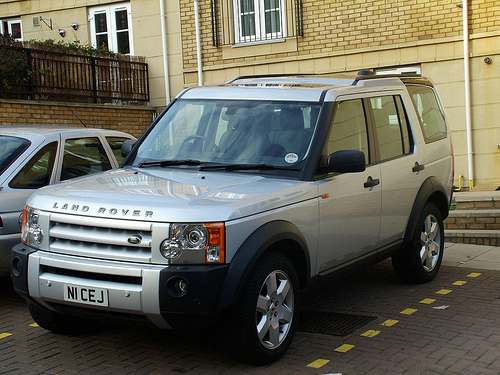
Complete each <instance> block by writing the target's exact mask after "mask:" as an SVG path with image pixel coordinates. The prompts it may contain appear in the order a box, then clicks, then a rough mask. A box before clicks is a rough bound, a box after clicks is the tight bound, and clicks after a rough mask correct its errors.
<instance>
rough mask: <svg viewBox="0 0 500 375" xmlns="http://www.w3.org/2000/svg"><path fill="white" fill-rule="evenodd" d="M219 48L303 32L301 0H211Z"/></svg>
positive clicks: (282, 37)
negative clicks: (242, 0)
mask: <svg viewBox="0 0 500 375" xmlns="http://www.w3.org/2000/svg"><path fill="white" fill-rule="evenodd" d="M210 6H211V15H212V39H213V45H214V46H216V47H219V46H224V45H234V44H244V43H254V42H263V41H267V40H276V39H284V38H288V37H295V36H302V35H303V22H302V19H303V17H302V0H269V1H264V0H247V1H245V2H240V1H239V0H210Z"/></svg>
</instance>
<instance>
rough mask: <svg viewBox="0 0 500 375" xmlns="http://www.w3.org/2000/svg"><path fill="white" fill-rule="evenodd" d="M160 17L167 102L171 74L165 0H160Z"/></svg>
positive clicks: (168, 99) (167, 100)
mask: <svg viewBox="0 0 500 375" xmlns="http://www.w3.org/2000/svg"><path fill="white" fill-rule="evenodd" d="M160 15H161V16H160V17H161V41H162V47H163V74H164V75H165V97H166V100H165V102H166V103H165V104H166V105H168V104H169V103H170V75H169V72H168V53H167V25H166V22H165V19H166V18H167V16H166V15H165V3H164V0H160Z"/></svg>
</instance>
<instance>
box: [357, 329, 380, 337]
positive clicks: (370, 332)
mask: <svg viewBox="0 0 500 375" xmlns="http://www.w3.org/2000/svg"><path fill="white" fill-rule="evenodd" d="M379 333H380V331H377V330H374V329H370V330H368V331H366V332H365V333H362V334H361V336H363V337H375V336H377V335H378V334H379Z"/></svg>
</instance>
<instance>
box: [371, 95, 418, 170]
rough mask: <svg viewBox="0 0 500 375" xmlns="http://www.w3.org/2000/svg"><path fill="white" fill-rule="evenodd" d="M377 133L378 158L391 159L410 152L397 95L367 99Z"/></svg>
mask: <svg viewBox="0 0 500 375" xmlns="http://www.w3.org/2000/svg"><path fill="white" fill-rule="evenodd" d="M369 103H370V108H371V110H372V114H373V121H374V125H375V131H376V134H377V145H378V159H379V160H381V161H384V160H389V159H393V158H396V157H399V156H402V155H405V154H407V153H409V152H410V139H409V134H408V124H407V121H406V115H405V113H404V109H403V104H402V102H401V98H400V97H399V96H382V97H376V98H370V99H369Z"/></svg>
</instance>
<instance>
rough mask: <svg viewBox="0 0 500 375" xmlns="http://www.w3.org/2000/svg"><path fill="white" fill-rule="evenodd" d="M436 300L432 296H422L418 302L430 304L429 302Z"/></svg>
mask: <svg viewBox="0 0 500 375" xmlns="http://www.w3.org/2000/svg"><path fill="white" fill-rule="evenodd" d="M433 302H436V300H435V299H434V298H424V299H423V300H422V301H420V303H424V304H426V305H430V304H431V303H433Z"/></svg>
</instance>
